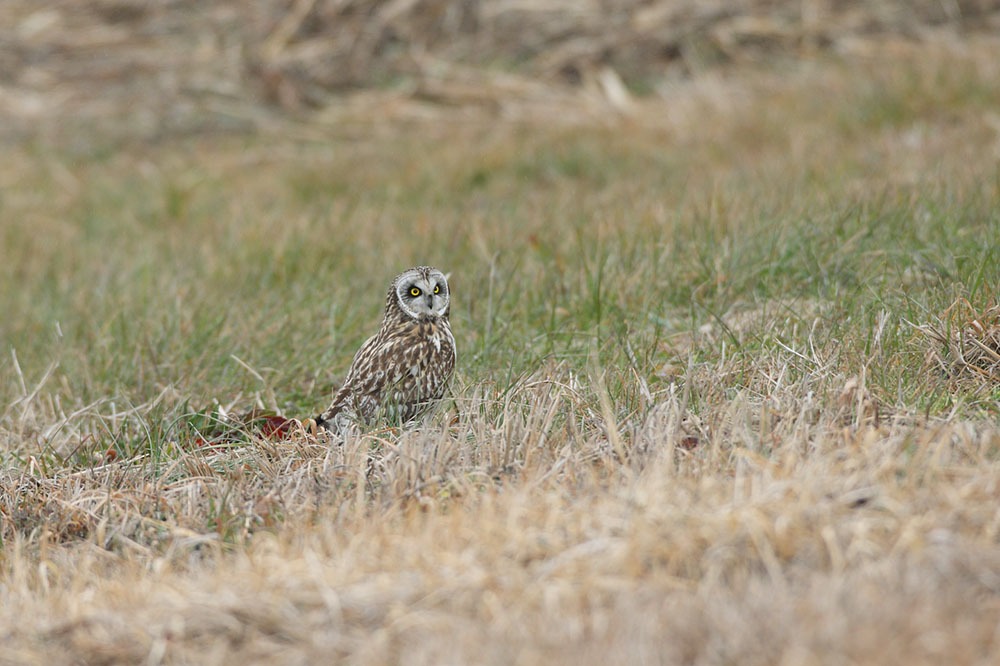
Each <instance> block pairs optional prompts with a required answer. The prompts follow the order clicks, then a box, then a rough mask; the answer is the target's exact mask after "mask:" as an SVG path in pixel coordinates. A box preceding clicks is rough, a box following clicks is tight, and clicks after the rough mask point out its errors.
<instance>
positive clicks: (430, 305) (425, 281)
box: [387, 266, 451, 319]
mask: <svg viewBox="0 0 1000 666" xmlns="http://www.w3.org/2000/svg"><path fill="white" fill-rule="evenodd" d="M394 304H395V305H397V306H399V308H400V309H401V310H402V311H403V313H404V314H406V315H407V316H408V317H410V318H411V319H429V318H433V317H447V316H448V313H449V310H450V308H451V291H450V290H449V289H448V277H447V276H446V275H445V274H444V273H442V272H441V271H439V270H438V269H436V268H433V267H431V266H417V267H415V268H411V269H409V270H406V271H403V272H402V273H400V274H399V275H398V276H397V277H396V279H395V280H393V281H392V287H390V289H389V302H388V304H387V307H388V308H391V307H392V306H393V305H394Z"/></svg>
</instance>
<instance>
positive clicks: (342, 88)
mask: <svg viewBox="0 0 1000 666" xmlns="http://www.w3.org/2000/svg"><path fill="white" fill-rule="evenodd" d="M998 31H1000V1H997V0H873V1H871V2H851V1H845V0H727V1H720V0H715V1H713V0H707V1H706V0H489V1H484V0H388V1H375V0H254V1H252V2H243V1H230V0H215V1H209V0H153V1H149V0H54V1H50V2H44V3H40V2H37V0H4V2H2V3H0V140H5V141H11V140H22V139H25V138H31V139H34V140H43V141H54V142H60V143H63V144H67V145H73V144H76V143H83V144H87V143H89V142H91V141H94V140H95V139H97V137H102V138H104V139H106V138H111V137H114V138H119V139H128V140H141V141H156V140H162V139H165V138H170V137H175V136H178V135H191V134H199V133H220V132H224V133H243V132H257V131H268V130H274V129H278V130H281V131H284V130H287V129H289V125H288V123H292V126H294V127H299V128H302V127H310V126H324V125H325V126H327V127H330V128H333V129H340V130H344V131H349V129H350V128H351V127H352V126H353V125H352V124H355V123H369V124H370V123H371V122H376V123H377V122H382V121H387V122H395V123H401V122H408V121H413V120H418V121H419V120H428V119H430V120H431V121H433V120H434V119H435V114H438V113H442V112H444V111H448V112H449V113H451V114H452V115H454V113H455V111H456V110H460V111H461V112H462V113H467V114H473V115H475V116H477V117H482V116H485V117H488V118H489V117H492V118H496V119H500V120H513V121H541V122H553V123H574V122H593V121H595V120H597V121H598V122H600V121H601V119H602V118H605V117H612V118H614V117H619V116H621V115H627V114H628V113H629V112H630V110H631V109H633V108H634V105H635V104H636V103H637V101H639V102H641V103H644V104H648V103H662V102H664V101H666V102H669V101H670V97H671V89H672V88H671V87H672V86H673V85H675V84H676V83H677V82H682V81H686V80H690V79H696V78H698V77H699V76H730V75H732V72H733V71H735V70H738V71H741V72H745V71H747V68H748V67H749V68H750V69H755V68H761V67H768V68H774V67H780V66H781V65H782V63H787V62H791V61H798V60H801V59H808V58H814V57H817V56H824V57H834V58H846V59H850V58H852V57H855V56H859V55H860V56H865V55H866V54H868V53H870V52H871V49H872V47H873V46H874V45H877V46H878V48H879V49H882V50H883V51H882V52H884V49H886V48H890V49H891V48H892V47H893V45H896V44H898V45H899V46H900V48H909V47H913V46H914V45H917V46H919V45H920V44H921V43H924V42H928V41H933V42H935V44H937V45H940V44H942V43H944V44H948V43H954V44H956V45H960V44H961V43H962V42H964V41H966V40H970V39H971V40H975V39H978V38H981V37H991V36H992V35H995V34H996V33H997V32H998ZM915 53H916V54H917V57H919V50H917V51H915Z"/></svg>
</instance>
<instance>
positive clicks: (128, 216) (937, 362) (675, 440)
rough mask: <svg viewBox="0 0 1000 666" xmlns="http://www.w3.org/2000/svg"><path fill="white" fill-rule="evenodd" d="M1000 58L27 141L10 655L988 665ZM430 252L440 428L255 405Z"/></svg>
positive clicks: (331, 377) (133, 659) (92, 659)
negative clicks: (447, 329)
mask: <svg viewBox="0 0 1000 666" xmlns="http://www.w3.org/2000/svg"><path fill="white" fill-rule="evenodd" d="M300 4H301V3H300ZM306 4H308V3H306ZM998 49H1000V42H997V41H996V40H995V39H994V38H991V37H988V36H981V35H980V36H970V37H969V38H967V39H958V40H955V39H948V40H928V41H923V42H915V43H909V42H906V41H897V40H885V41H884V42H880V41H878V40H876V41H874V42H873V43H872V44H869V45H868V46H866V48H865V49H863V50H860V51H858V52H855V53H852V54H850V55H849V56H843V57H840V56H838V55H837V54H835V53H829V52H824V53H817V54H815V55H814V56H812V57H808V58H802V59H790V60H789V59H783V60H779V61H768V62H766V63H762V62H759V61H753V62H738V63H730V65H729V66H727V67H725V68H721V69H710V70H707V71H703V72H696V73H694V74H693V75H691V76H686V77H684V78H681V79H677V80H673V81H671V82H670V83H669V85H668V86H667V87H666V88H663V89H661V90H660V91H659V93H657V94H651V93H648V91H647V92H646V93H644V92H643V91H641V90H640V91H637V92H636V91H633V92H631V93H630V92H624V93H621V94H618V93H615V92H614V91H616V90H618V88H617V87H616V85H617V84H616V82H615V80H611V81H610V83H609V82H608V80H607V79H604V83H605V84H606V85H605V93H606V97H607V99H606V100H604V101H595V97H594V96H593V94H592V92H588V91H587V90H581V91H577V92H565V93H558V94H557V93H556V92H553V93H552V97H545V98H544V99H542V98H539V99H529V101H528V102H525V103H524V104H525V105H524V106H517V105H516V104H515V102H511V104H513V105H514V107H504V108H507V109H508V110H509V108H517V109H520V110H522V111H524V109H528V111H524V112H523V113H518V114H515V115H516V117H515V118H513V119H511V118H505V117H504V114H503V112H498V111H497V110H496V107H495V106H494V105H493V103H492V102H490V103H482V100H481V99H479V102H476V103H465V104H458V103H455V100H454V98H449V100H448V101H447V103H441V99H439V98H438V99H430V98H429V96H427V95H423V94H418V95H413V94H410V93H406V94H400V93H399V92H398V91H396V90H392V89H382V90H381V91H379V90H375V91H374V92H371V91H369V92H360V93H357V94H356V95H354V96H352V97H350V99H351V100H353V101H352V102H350V103H348V102H344V103H343V104H341V105H340V106H338V107H337V108H336V109H335V110H334V111H335V114H334V115H329V114H332V113H334V112H333V111H329V114H328V115H326V116H322V114H320V116H322V117H311V118H309V119H305V118H303V117H302V116H295V115H293V116H291V118H292V119H287V118H286V119H282V118H285V117H283V116H281V115H280V114H274V115H268V116H267V118H268V120H267V122H264V123H262V124H261V125H259V126H257V127H256V128H255V129H254V131H246V128H242V129H240V131H233V130H232V128H229V129H228V130H226V131H223V130H221V129H219V128H212V129H210V130H209V129H205V128H202V130H203V131H191V132H187V131H185V132H178V133H177V134H173V135H170V136H165V137H154V138H150V137H143V138H141V139H140V138H136V137H135V136H134V135H131V134H130V135H127V136H124V137H123V136H122V135H118V136H115V135H114V134H113V133H110V132H109V130H108V128H107V127H102V128H100V132H98V133H95V134H79V135H76V136H77V138H78V139H79V140H74V139H73V136H72V132H77V131H80V132H82V130H78V129H76V128H72V132H70V135H71V136H70V138H67V136H66V134H65V133H60V132H58V131H56V129H52V133H50V134H44V135H41V134H40V135H35V136H29V137H27V138H25V136H23V135H22V136H21V137H19V138H12V137H8V138H7V139H5V144H4V150H5V159H4V160H3V161H2V163H0V216H2V221H0V234H2V236H0V238H2V242H0V286H2V289H0V312H2V313H3V315H2V317H0V341H2V349H0V353H2V357H0V539H2V542H0V543H2V548H0V598H2V600H3V601H2V604H0V664H55V663H80V664H103V663H106V664H111V663H148V664H160V663H162V664H184V663H198V664H214V663H217V664H234V663H274V664H307V663H341V662H343V663H356V664H380V663H404V664H473V663H476V664H479V663H481V664H551V663H579V664H626V663H627V664H741V665H754V664H760V665H767V664H783V665H788V666H792V665H800V664H801V665H810V664H845V665H847V664H907V665H910V664H940V663H948V664H983V665H986V664H995V663H1000V629H998V627H1000V420H998V419H1000V302H998V286H1000V171H998V169H997V163H998V159H1000V60H998V59H997V58H996V53H997V52H998ZM490 76H492V77H502V76H505V75H503V74H498V73H497V71H495V70H491V73H490ZM511 76H513V75H511ZM493 80H494V83H495V82H496V80H497V79H496V78H494V79H493ZM504 80H506V79H504ZM518 80H519V81H520V79H518ZM448 90H450V91H452V92H454V90H455V88H454V87H449V88H448ZM490 90H491V91H492V92H491V93H490V94H491V95H496V94H497V92H496V90H497V88H496V87H494V88H491V89H490ZM505 90H508V92H509V89H505ZM518 90H520V91H522V92H523V91H524V89H523V88H518ZM530 90H535V89H534V88H531V89H530ZM558 90H567V91H568V90H570V88H565V89H563V88H559V89H558ZM609 91H610V92H609ZM560 95H563V96H560ZM345 99H346V98H345ZM490 99H493V98H492V97H491V98H490ZM373 100H374V101H373ZM553 100H554V101H553ZM574 100H575V101H574ZM609 100H610V101H609ZM560 105H568V106H566V109H567V111H566V113H565V114H562V113H560V111H559V109H560ZM262 117H263V116H262ZM324 118H325V120H324ZM67 127H69V126H68V125H67V126H66V127H64V129H66V128H67ZM53 137H54V138H53ZM420 263H429V264H433V265H436V266H438V267H440V268H442V269H443V270H445V271H447V272H450V274H451V278H450V280H451V284H452V290H453V294H454V295H453V306H452V326H453V329H454V331H455V336H456V339H457V344H458V353H459V366H458V372H457V375H456V378H455V381H454V385H453V387H452V392H451V396H450V398H449V400H448V401H447V404H445V405H443V406H442V408H441V409H440V410H439V411H438V412H437V413H436V414H434V415H433V416H432V417H431V418H430V419H428V420H426V421H425V422H423V423H421V424H419V425H418V426H416V427H412V428H408V429H405V430H402V431H400V430H397V429H391V428H374V429H372V430H371V431H370V432H366V433H364V434H362V435H360V436H357V437H351V438H348V439H347V441H345V442H342V443H341V442H337V443H331V442H329V441H325V440H320V439H317V438H315V437H313V436H312V435H310V434H309V433H306V432H303V431H301V430H296V431H293V432H292V433H291V434H290V436H287V437H284V438H282V437H275V436H273V435H271V436H269V435H267V434H266V433H265V432H262V431H261V430H260V428H259V427H255V424H254V423H253V422H250V423H249V424H247V423H246V422H245V421H242V420H240V418H239V417H240V415H243V414H245V413H246V412H248V411H249V410H255V411H256V412H257V413H259V414H281V415H284V416H287V417H299V418H302V417H307V416H312V415H314V414H316V413H317V412H318V411H319V410H321V409H322V408H324V407H325V406H326V405H327V404H328V402H329V399H330V397H331V395H332V393H333V391H334V390H335V389H336V387H337V386H338V383H339V381H340V380H341V379H342V378H343V375H344V372H345V371H346V369H347V366H348V365H349V363H350V360H351V357H352V355H353V353H354V351H355V350H356V349H357V347H358V345H359V344H360V343H361V342H362V341H363V340H364V339H365V338H366V337H367V336H368V335H370V334H371V333H372V332H373V331H374V330H375V329H376V327H377V326H378V323H379V321H380V318H381V308H382V305H383V302H384V294H385V289H386V287H387V285H388V283H389V281H390V280H391V279H392V277H393V276H394V275H395V274H396V273H398V272H399V271H401V270H402V269H404V268H406V267H408V266H411V265H415V264H420Z"/></svg>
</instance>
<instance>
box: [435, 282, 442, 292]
mask: <svg viewBox="0 0 1000 666" xmlns="http://www.w3.org/2000/svg"><path fill="white" fill-rule="evenodd" d="M434 293H435V294H440V293H441V285H439V284H436V285H434Z"/></svg>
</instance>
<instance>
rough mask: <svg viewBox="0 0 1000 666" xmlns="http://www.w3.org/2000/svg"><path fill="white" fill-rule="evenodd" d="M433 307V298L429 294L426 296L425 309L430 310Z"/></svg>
mask: <svg viewBox="0 0 1000 666" xmlns="http://www.w3.org/2000/svg"><path fill="white" fill-rule="evenodd" d="M433 307H434V297H433V296H431V295H430V294H427V309H428V310H430V309H431V308H433Z"/></svg>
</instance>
